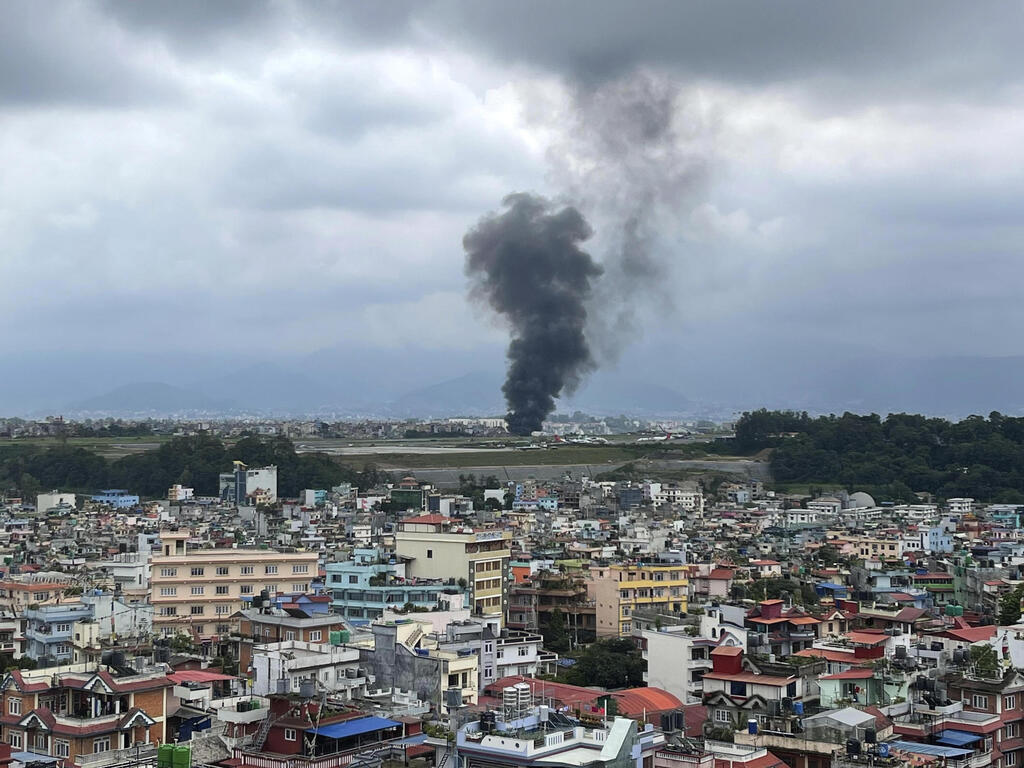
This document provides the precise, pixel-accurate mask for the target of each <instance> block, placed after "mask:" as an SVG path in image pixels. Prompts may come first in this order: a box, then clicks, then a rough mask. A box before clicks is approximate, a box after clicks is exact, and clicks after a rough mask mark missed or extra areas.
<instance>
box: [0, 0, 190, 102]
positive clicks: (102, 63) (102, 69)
mask: <svg viewBox="0 0 1024 768" xmlns="http://www.w3.org/2000/svg"><path fill="white" fill-rule="evenodd" d="M135 46H136V43H135V42H134V41H132V40H130V39H127V38H125V37H124V36H122V35H120V34H118V31H117V30H116V29H115V28H112V27H111V26H110V25H109V24H108V23H106V22H105V20H104V19H103V18H102V17H100V16H98V15H97V14H96V13H95V12H94V10H93V8H92V7H91V6H89V5H87V4H78V3H39V2H34V0H11V2H8V3H5V4H4V7H3V16H2V21H0V108H5V109H12V108H18V107H22V106H27V107H46V106H59V105H65V104H66V105H73V106H100V107H118V106H123V105H126V104H132V103H135V104H153V103H157V102H161V101H167V100H169V99H173V98H176V97H177V96H179V95H180V89H179V85H178V84H177V83H176V82H175V80H174V78H173V77H171V76H170V75H169V74H167V73H165V72H161V71H159V70H158V69H155V68H152V67H149V66H145V65H140V63H139V62H138V60H137V59H136V58H135V54H136V51H133V50H131V49H132V48H133V47H135Z"/></svg>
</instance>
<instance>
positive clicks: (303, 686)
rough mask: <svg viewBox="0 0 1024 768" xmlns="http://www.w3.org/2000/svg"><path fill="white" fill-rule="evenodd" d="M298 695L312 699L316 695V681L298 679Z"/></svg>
mask: <svg viewBox="0 0 1024 768" xmlns="http://www.w3.org/2000/svg"><path fill="white" fill-rule="evenodd" d="M299 696H301V697H302V698H304V699H312V698H313V697H314V696H316V681H315V680H311V679H305V680H300V681H299Z"/></svg>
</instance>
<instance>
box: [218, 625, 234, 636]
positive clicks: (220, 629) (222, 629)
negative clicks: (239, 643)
mask: <svg viewBox="0 0 1024 768" xmlns="http://www.w3.org/2000/svg"><path fill="white" fill-rule="evenodd" d="M230 631H231V625H230V624H218V625H217V634H218V635H223V634H225V633H226V632H230Z"/></svg>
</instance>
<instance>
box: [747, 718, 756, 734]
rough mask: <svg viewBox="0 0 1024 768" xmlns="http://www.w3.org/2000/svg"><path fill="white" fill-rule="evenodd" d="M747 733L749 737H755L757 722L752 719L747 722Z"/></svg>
mask: <svg viewBox="0 0 1024 768" xmlns="http://www.w3.org/2000/svg"><path fill="white" fill-rule="evenodd" d="M747 733H749V734H750V735H751V736H757V720H755V719H754V718H750V719H749V720H747Z"/></svg>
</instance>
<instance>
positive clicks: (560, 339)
mask: <svg viewBox="0 0 1024 768" xmlns="http://www.w3.org/2000/svg"><path fill="white" fill-rule="evenodd" d="M503 202H504V205H505V207H506V210H505V211H504V212H503V213H500V214H490V215H488V216H485V217H484V218H482V219H481V220H480V222H479V223H478V224H477V225H476V227H474V228H473V229H471V230H470V231H469V232H468V233H467V234H466V236H465V237H464V238H463V241H462V243H463V246H464V247H465V249H466V274H467V275H468V276H469V278H470V281H471V286H472V288H471V290H472V294H473V296H474V298H477V299H479V300H481V301H484V302H486V303H487V304H488V305H489V306H490V307H491V309H493V310H494V311H495V312H497V313H498V314H500V315H501V316H503V317H504V318H506V320H507V321H508V323H509V325H510V327H511V333H512V341H511V342H510V343H509V346H508V375H507V377H506V379H505V385H504V387H502V391H503V392H504V393H505V400H506V402H507V403H508V408H509V412H508V416H507V421H508V429H509V431H510V432H512V433H513V434H517V435H528V434H530V433H531V432H533V431H536V430H539V429H540V428H541V424H542V422H543V421H544V418H545V417H546V416H547V415H548V414H549V413H551V412H552V411H553V410H554V408H555V398H557V397H559V396H560V395H561V394H563V393H571V392H572V391H573V390H574V389H575V388H576V386H577V384H579V381H580V377H581V376H582V375H583V374H585V373H587V372H588V371H590V370H592V369H593V368H594V358H593V355H592V354H591V350H590V345H589V344H588V343H587V337H586V334H585V333H584V331H585V329H586V326H587V301H588V299H589V298H590V295H591V288H592V282H593V281H594V280H595V279H597V278H598V277H599V276H600V275H601V272H602V270H601V267H600V266H599V265H598V264H596V263H595V262H594V260H593V259H591V257H590V255H589V254H588V253H586V252H585V251H583V250H582V249H581V248H580V244H581V243H582V242H583V241H584V240H586V239H588V238H589V237H590V236H591V234H592V231H591V229H590V225H589V224H587V222H586V219H584V218H583V215H582V214H581V213H580V212H579V211H577V210H576V209H575V208H572V207H565V208H562V209H560V210H556V209H555V208H554V207H553V206H552V204H551V203H550V202H549V201H548V200H546V199H544V198H542V197H537V196H534V195H529V194H513V195H509V196H508V197H506V198H505V200H504V201H503Z"/></svg>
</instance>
